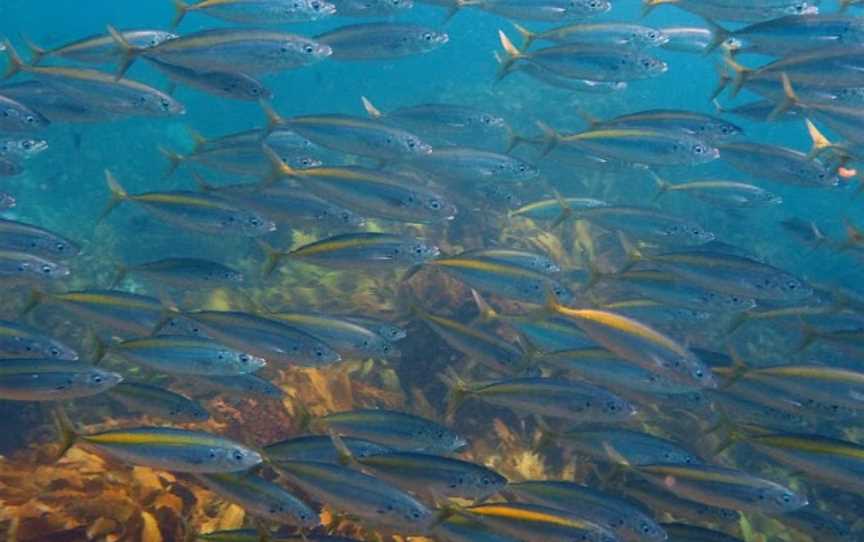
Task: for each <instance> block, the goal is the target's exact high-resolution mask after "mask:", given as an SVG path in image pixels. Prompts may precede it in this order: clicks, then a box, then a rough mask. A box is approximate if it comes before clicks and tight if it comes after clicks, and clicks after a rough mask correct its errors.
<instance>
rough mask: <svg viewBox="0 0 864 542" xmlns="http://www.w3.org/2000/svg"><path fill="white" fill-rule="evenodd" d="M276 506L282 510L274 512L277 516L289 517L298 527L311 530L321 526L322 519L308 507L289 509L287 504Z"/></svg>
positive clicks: (295, 506)
mask: <svg viewBox="0 0 864 542" xmlns="http://www.w3.org/2000/svg"><path fill="white" fill-rule="evenodd" d="M274 504H275V503H274ZM276 506H278V507H279V508H280V509H278V510H274V511H275V513H276V514H277V515H279V514H282V515H284V514H287V515H289V516H290V518H291V523H293V524H294V525H297V526H298V527H301V528H303V527H305V528H307V529H311V528H313V527H317V526H318V525H321V517H320V516H319V515H318V514H317V513H316V512H315V511H314V510H312V509H311V508H309V507H308V506H306V505H301V506H297V505H294V506H292V507H290V508H289V506H288V505H287V504H285V503H282V502H280V503H278V504H277V505H276Z"/></svg>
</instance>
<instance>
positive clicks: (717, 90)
mask: <svg viewBox="0 0 864 542" xmlns="http://www.w3.org/2000/svg"><path fill="white" fill-rule="evenodd" d="M716 69H717V84H716V85H715V86H714V90H712V91H711V96H710V97H709V99H710V100H711V101H713V102H714V107H720V102H718V101H717V96H720V94H721V93H722V92H723V91H724V90H725V89H726V87H727V86H729V82H730V81H732V78H731V77H730V76H729V72H728V71H726V64H725V63H724V64H718V65H717V66H716Z"/></svg>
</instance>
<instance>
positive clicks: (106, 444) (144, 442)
mask: <svg viewBox="0 0 864 542" xmlns="http://www.w3.org/2000/svg"><path fill="white" fill-rule="evenodd" d="M56 417H57V418H58V420H57V424H58V427H59V429H60V434H61V439H62V440H61V452H62V453H65V452H66V451H67V450H68V449H69V448H71V447H72V446H74V445H76V444H81V445H83V446H85V447H87V448H91V449H93V450H95V451H97V452H100V453H104V454H105V455H108V456H111V457H114V458H116V459H119V460H120V461H123V462H126V463H130V464H132V465H139V466H144V467H152V468H156V469H165V470H171V471H176V472H188V473H223V472H240V471H245V470H248V469H251V468H252V467H254V466H256V465H258V464H259V463H261V461H262V458H261V455H260V454H259V453H258V452H256V451H254V450H252V449H250V448H248V447H246V446H244V445H242V444H239V443H237V442H235V441H233V440H229V439H227V438H225V437H222V436H219V435H215V434H212V433H205V432H204V431H191V430H187V429H178V428H174V427H133V428H129V429H109V430H107V431H102V432H100V433H91V434H84V433H78V432H77V431H76V430H75V428H74V427H73V426H72V424H71V422H70V421H69V419H68V418H66V417H65V414H62V415H57V416H56Z"/></svg>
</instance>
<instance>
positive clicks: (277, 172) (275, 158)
mask: <svg viewBox="0 0 864 542" xmlns="http://www.w3.org/2000/svg"><path fill="white" fill-rule="evenodd" d="M261 147H262V149H263V150H264V154H265V155H266V156H267V159H268V160H270V167H271V168H272V169H271V172H270V175H269V176H268V177H267V178H265V179H264V182H263V183H262V184H263V186H269V185H271V184H273V183H274V182H276V181H278V180H279V179H281V178H282V177H296V176H297V170H296V169H294V168H292V167H291V166H289V165H288V164H286V163H285V160H282V157H281V156H279V155H278V154H276V151H274V150H273V148H272V147H270V145H266V144H265V145H262V146H261Z"/></svg>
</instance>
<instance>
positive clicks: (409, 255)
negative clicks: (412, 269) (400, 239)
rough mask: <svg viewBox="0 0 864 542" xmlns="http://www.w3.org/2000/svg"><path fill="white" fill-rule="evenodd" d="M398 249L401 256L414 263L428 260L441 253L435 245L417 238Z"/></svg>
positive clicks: (418, 263) (417, 263)
mask: <svg viewBox="0 0 864 542" xmlns="http://www.w3.org/2000/svg"><path fill="white" fill-rule="evenodd" d="M400 251H401V252H402V254H403V257H404V258H405V259H406V260H407V261H408V262H410V263H412V264H414V265H420V264H422V263H425V262H428V261H429V260H432V259H434V258H437V257H438V256H439V255H440V254H441V250H440V249H439V248H438V247H437V246H435V245H430V244H428V243H426V242H425V241H422V240H419V239H418V240H417V241H411V242H408V243H406V244H405V246H404V247H402V248H401V249H400Z"/></svg>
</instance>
